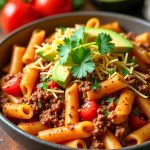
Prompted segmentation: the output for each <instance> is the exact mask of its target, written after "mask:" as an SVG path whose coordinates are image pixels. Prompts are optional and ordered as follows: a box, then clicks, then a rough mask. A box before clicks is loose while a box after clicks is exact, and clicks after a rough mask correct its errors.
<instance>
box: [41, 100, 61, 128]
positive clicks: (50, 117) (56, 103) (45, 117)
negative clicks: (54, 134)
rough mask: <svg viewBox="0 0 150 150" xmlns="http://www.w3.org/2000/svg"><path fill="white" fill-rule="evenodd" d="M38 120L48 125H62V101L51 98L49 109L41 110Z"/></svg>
mask: <svg viewBox="0 0 150 150" xmlns="http://www.w3.org/2000/svg"><path fill="white" fill-rule="evenodd" d="M40 121H41V122H42V123H43V124H46V125H49V126H50V127H59V126H63V125H64V102H62V101H61V100H58V99H53V100H52V103H51V106H50V108H49V109H47V110H44V111H42V113H41V114H40Z"/></svg>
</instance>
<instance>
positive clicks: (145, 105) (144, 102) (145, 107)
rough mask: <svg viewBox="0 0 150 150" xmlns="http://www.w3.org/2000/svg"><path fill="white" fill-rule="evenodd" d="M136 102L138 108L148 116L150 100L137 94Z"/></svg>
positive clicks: (149, 115)
mask: <svg viewBox="0 0 150 150" xmlns="http://www.w3.org/2000/svg"><path fill="white" fill-rule="evenodd" d="M136 102H137V105H138V106H139V107H140V109H141V110H142V111H143V112H144V113H145V114H146V116H147V117H148V118H150V100H149V99H146V98H142V97H140V96H137V97H136Z"/></svg>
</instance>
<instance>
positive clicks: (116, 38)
mask: <svg viewBox="0 0 150 150" xmlns="http://www.w3.org/2000/svg"><path fill="white" fill-rule="evenodd" d="M102 32H103V33H106V34H109V35H110V36H111V38H112V43H114V44H115V49H114V50H113V52H116V53H126V52H129V51H130V50H132V49H133V44H132V42H130V41H129V40H128V39H126V38H125V37H124V36H123V35H121V34H118V33H116V32H114V31H112V30H108V29H102V28H85V41H89V40H90V42H92V41H94V40H95V38H96V37H97V36H98V34H99V33H102Z"/></svg>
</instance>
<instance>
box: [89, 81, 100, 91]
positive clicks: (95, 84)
mask: <svg viewBox="0 0 150 150" xmlns="http://www.w3.org/2000/svg"><path fill="white" fill-rule="evenodd" d="M99 87H100V84H99V82H98V81H97V80H95V81H94V83H93V84H92V85H91V89H92V90H97V89H99Z"/></svg>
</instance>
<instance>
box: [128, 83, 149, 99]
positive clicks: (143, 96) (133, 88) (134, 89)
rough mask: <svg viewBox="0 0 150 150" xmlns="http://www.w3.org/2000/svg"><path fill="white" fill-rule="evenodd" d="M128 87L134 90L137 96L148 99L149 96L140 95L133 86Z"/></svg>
mask: <svg viewBox="0 0 150 150" xmlns="http://www.w3.org/2000/svg"><path fill="white" fill-rule="evenodd" d="M128 87H129V88H130V89H131V90H133V91H134V92H135V93H136V94H138V95H139V96H141V97H143V98H148V96H146V95H144V94H142V93H140V92H139V91H138V90H136V89H135V88H134V87H132V86H131V85H128Z"/></svg>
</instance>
